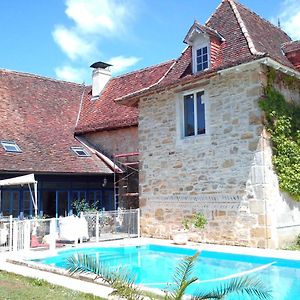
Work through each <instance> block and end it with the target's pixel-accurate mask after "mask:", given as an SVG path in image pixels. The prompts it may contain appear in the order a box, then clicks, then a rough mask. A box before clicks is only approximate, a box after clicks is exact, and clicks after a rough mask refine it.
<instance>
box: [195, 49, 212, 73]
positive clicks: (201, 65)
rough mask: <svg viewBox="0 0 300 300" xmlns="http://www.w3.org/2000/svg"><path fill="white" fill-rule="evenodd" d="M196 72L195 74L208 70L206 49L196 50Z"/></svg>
mask: <svg viewBox="0 0 300 300" xmlns="http://www.w3.org/2000/svg"><path fill="white" fill-rule="evenodd" d="M195 54H196V70H197V72H200V71H203V70H206V69H208V66H209V60H208V47H207V46H206V47H203V48H198V49H197V50H196V53H195Z"/></svg>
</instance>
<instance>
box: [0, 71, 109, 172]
mask: <svg viewBox="0 0 300 300" xmlns="http://www.w3.org/2000/svg"><path fill="white" fill-rule="evenodd" d="M83 88H84V87H83V86H82V85H78V84H74V83H69V82H64V81H58V80H53V79H49V78H44V77H40V76H34V75H30V74H25V73H18V72H14V71H8V70H0V116H1V117H0V140H9V141H15V142H16V143H17V144H18V145H19V146H20V148H21V150H22V152H21V153H8V152H5V150H4V149H3V147H2V146H1V145H0V172H36V173H38V172H39V173H52V172H53V173H73V174H74V173H80V174H96V173H111V171H110V169H108V168H107V167H106V165H105V164H104V163H103V162H102V161H101V160H100V159H99V158H97V157H96V156H95V155H94V154H92V153H91V156H90V157H78V156H77V155H76V154H75V153H73V151H71V150H70V147H71V146H82V145H81V144H80V142H78V141H77V140H76V139H75V138H74V127H75V123H76V118H77V114H78V109H79V104H80V98H81V95H82V92H83Z"/></svg>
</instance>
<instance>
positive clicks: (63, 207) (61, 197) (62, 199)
mask: <svg viewBox="0 0 300 300" xmlns="http://www.w3.org/2000/svg"><path fill="white" fill-rule="evenodd" d="M57 213H58V216H59V217H66V216H68V214H69V209H68V192H58V208H57Z"/></svg>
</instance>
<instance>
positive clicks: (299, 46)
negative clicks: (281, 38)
mask: <svg viewBox="0 0 300 300" xmlns="http://www.w3.org/2000/svg"><path fill="white" fill-rule="evenodd" d="M282 50H283V51H284V53H289V52H293V51H299V50H300V40H298V41H291V42H287V43H285V44H283V45H282Z"/></svg>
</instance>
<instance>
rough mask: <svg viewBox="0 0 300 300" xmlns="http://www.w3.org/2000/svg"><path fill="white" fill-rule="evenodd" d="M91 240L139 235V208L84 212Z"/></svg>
mask: <svg viewBox="0 0 300 300" xmlns="http://www.w3.org/2000/svg"><path fill="white" fill-rule="evenodd" d="M83 217H84V218H85V219H86V221H87V223H88V233H89V237H90V240H91V241H96V242H98V241H101V240H112V239H121V238H132V237H139V235H140V231H139V209H132V210H122V209H119V210H117V211H101V212H88V213H84V214H83Z"/></svg>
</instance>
